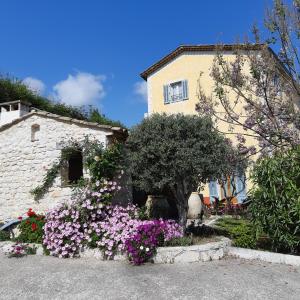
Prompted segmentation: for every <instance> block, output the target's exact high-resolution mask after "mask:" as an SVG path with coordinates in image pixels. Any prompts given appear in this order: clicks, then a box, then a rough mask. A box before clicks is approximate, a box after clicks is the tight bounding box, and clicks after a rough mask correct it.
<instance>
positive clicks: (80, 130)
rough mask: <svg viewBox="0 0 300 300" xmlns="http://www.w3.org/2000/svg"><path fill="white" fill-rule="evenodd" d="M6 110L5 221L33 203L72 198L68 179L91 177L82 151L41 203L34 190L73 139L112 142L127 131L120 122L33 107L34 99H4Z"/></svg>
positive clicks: (1, 135) (1, 213)
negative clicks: (101, 122)
mask: <svg viewBox="0 0 300 300" xmlns="http://www.w3.org/2000/svg"><path fill="white" fill-rule="evenodd" d="M0 109H1V113H0V122H1V123H0V124H1V125H0V220H5V219H7V218H16V217H18V216H19V215H20V214H23V213H24V212H26V211H27V210H28V209H29V208H32V209H34V210H36V211H37V212H45V211H47V210H48V209H51V208H52V207H54V206H55V205H56V204H57V203H58V202H60V201H64V200H67V199H69V198H70V197H71V191H72V190H71V188H70V185H68V181H74V180H76V179H79V177H81V176H88V174H87V173H86V170H84V169H83V162H82V159H83V158H82V157H80V155H79V156H77V157H72V158H71V159H70V160H69V162H68V166H67V170H66V169H65V170H61V172H59V175H58V176H57V178H56V179H55V182H54V184H53V186H52V187H51V188H50V189H49V191H48V192H47V193H46V194H45V195H44V197H43V198H42V199H40V200H39V201H38V202H37V201H35V200H34V198H33V195H32V194H31V191H32V189H34V188H36V187H37V186H39V185H40V184H41V183H42V182H43V178H44V176H45V175H46V173H47V170H48V169H49V168H51V167H52V165H53V163H54V162H56V161H57V160H58V158H59V157H60V155H61V151H62V149H63V147H64V145H66V144H67V143H68V141H70V139H72V140H73V141H74V140H75V141H82V140H84V138H85V137H86V136H88V137H89V138H91V139H96V140H98V141H100V142H101V143H102V144H103V145H104V147H106V146H107V145H108V144H109V142H110V141H111V140H112V138H116V139H124V138H126V136H127V131H126V130H124V129H123V128H120V127H112V126H107V125H99V124H97V123H91V122H86V121H81V120H75V119H71V118H67V117H62V116H59V115H55V114H51V113H48V112H44V111H32V110H31V111H30V104H28V103H22V102H21V101H16V102H9V103H2V104H0ZM10 113H11V114H10ZM120 192H121V191H120ZM122 194H123V200H124V201H126V199H125V193H124V191H123V192H122Z"/></svg>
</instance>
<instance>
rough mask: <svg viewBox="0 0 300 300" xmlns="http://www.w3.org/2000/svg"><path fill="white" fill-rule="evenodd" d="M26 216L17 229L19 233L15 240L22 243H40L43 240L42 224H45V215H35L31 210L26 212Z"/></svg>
mask: <svg viewBox="0 0 300 300" xmlns="http://www.w3.org/2000/svg"><path fill="white" fill-rule="evenodd" d="M27 215H28V218H27V219H25V220H23V221H22V222H21V223H20V224H19V226H18V229H19V230H20V234H19V235H18V236H17V238H16V240H17V241H18V242H22V243H37V244H41V243H42V240H43V234H44V231H43V226H44V224H45V216H43V215H37V214H36V213H35V212H33V211H32V210H29V211H28V212H27Z"/></svg>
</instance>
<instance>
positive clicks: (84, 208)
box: [43, 184, 183, 264]
mask: <svg viewBox="0 0 300 300" xmlns="http://www.w3.org/2000/svg"><path fill="white" fill-rule="evenodd" d="M108 186H110V185H109V184H108ZM103 190H104V191H103V192H97V193H96V192H90V191H87V192H86V193H85V195H84V196H83V197H81V198H80V197H79V198H78V199H76V200H75V201H73V202H72V203H69V204H62V205H59V206H57V207H56V208H55V209H54V210H52V211H51V212H49V213H48V214H47V215H46V224H45V226H44V232H45V234H44V241H43V243H44V246H45V247H46V249H47V250H48V251H49V252H50V254H51V255H54V256H58V257H60V258H67V257H74V256H76V255H78V253H79V251H80V249H81V247H83V246H85V245H86V246H88V247H90V248H99V249H101V250H102V251H103V254H104V257H106V258H107V259H112V258H113V257H114V255H115V254H117V253H124V252H126V251H127V252H128V246H127V241H128V240H133V239H135V237H136V235H137V234H138V232H139V231H141V230H143V229H145V228H148V227H151V228H152V227H155V228H157V231H159V232H160V233H161V237H162V242H164V241H168V240H170V239H172V238H175V237H181V236H182V235H183V230H182V228H181V226H179V225H178V224H177V223H175V222H174V221H172V220H167V221H163V220H155V221H153V220H152V221H141V220H139V219H138V208H137V207H136V206H134V205H128V206H127V207H122V206H118V205H115V206H113V205H110V204H105V201H106V200H107V193H109V192H110V191H109V187H108V188H105V189H103ZM103 195H104V196H103ZM103 199H106V200H103ZM155 236H156V235H155ZM140 244H141V245H142V242H141V243H140ZM146 244H147V242H146ZM146 244H145V245H146ZM158 244H159V243H154V242H153V243H152V244H151V245H150V244H149V246H151V247H152V248H153V247H157V246H158ZM141 245H140V246H141ZM152 248H151V249H152ZM154 252H155V251H154V249H152V250H151V255H153V254H154ZM128 257H130V259H131V256H130V255H128ZM132 261H133V262H134V263H137V264H140V263H142V262H144V261H146V259H145V258H144V259H142V260H141V261H140V260H132Z"/></svg>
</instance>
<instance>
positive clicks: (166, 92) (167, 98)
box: [164, 84, 170, 104]
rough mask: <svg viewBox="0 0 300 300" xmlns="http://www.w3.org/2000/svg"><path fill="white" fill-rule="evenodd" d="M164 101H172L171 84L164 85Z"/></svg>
mask: <svg viewBox="0 0 300 300" xmlns="http://www.w3.org/2000/svg"><path fill="white" fill-rule="evenodd" d="M164 103H165V104H166V103H170V100H169V86H168V85H167V84H166V85H164Z"/></svg>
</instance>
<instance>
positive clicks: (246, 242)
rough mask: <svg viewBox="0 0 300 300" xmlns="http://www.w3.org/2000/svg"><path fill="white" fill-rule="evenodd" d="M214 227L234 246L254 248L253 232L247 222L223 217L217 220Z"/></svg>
mask: <svg viewBox="0 0 300 300" xmlns="http://www.w3.org/2000/svg"><path fill="white" fill-rule="evenodd" d="M216 226H217V227H218V228H219V229H221V231H222V233H223V234H225V235H227V236H229V237H230V238H231V239H232V240H233V245H234V246H236V247H242V248H251V249H255V248H256V238H255V230H254V228H253V225H252V224H251V223H250V222H249V221H248V220H246V219H234V218H229V217H224V218H221V219H219V220H217V223H216Z"/></svg>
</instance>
